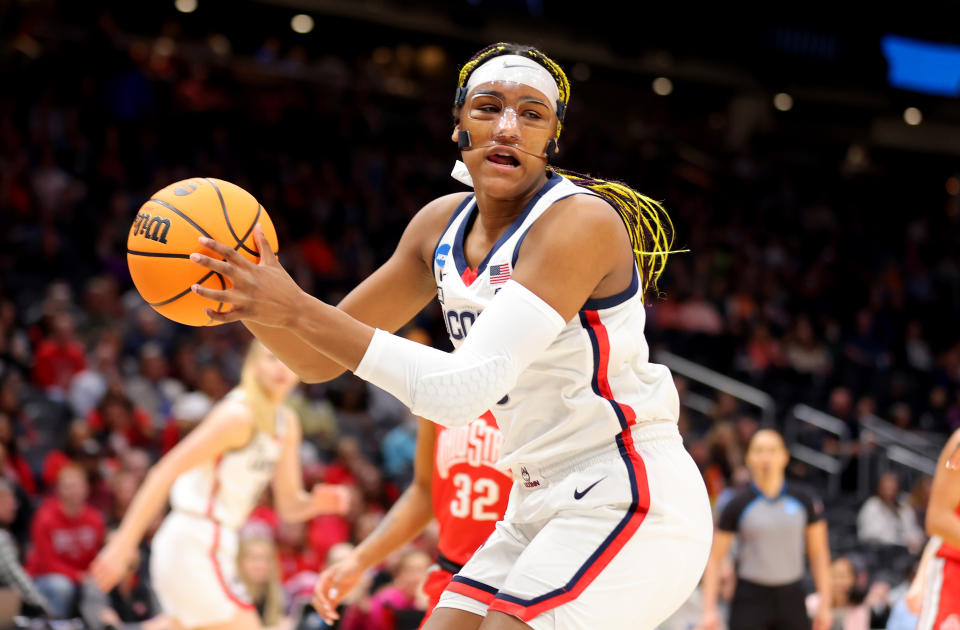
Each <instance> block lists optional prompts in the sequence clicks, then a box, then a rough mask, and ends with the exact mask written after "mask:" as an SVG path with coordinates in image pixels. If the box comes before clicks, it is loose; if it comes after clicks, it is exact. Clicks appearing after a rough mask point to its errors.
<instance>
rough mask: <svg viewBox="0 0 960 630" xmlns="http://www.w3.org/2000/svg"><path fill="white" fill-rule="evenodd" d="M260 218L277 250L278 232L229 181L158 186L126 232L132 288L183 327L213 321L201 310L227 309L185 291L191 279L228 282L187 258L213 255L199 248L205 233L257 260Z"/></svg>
mask: <svg viewBox="0 0 960 630" xmlns="http://www.w3.org/2000/svg"><path fill="white" fill-rule="evenodd" d="M257 223H259V224H260V226H261V228H262V229H263V234H264V236H266V237H267V242H269V243H270V246H271V247H272V248H273V250H274V251H277V232H276V230H275V229H274V227H273V223H272V222H271V221H270V217H269V216H267V211H266V210H264V209H263V206H261V205H260V203H259V202H257V200H256V199H255V198H254V197H253V195H251V194H250V193H248V192H247V191H245V190H244V189H242V188H240V187H239V186H237V185H235V184H231V183H230V182H225V181H223V180H220V179H213V178H210V177H194V178H191V179H185V180H183V181H179V182H175V183H173V184H170V185H169V186H167V187H166V188H163V189H162V190H159V191H157V192H156V193H155V194H154V195H153V196H152V197H150V199H149V200H148V201H147V202H146V203H144V204H143V206H141V207H140V210H139V212H137V216H136V217H134V219H133V226H132V227H131V228H130V234H129V236H128V237H127V265H128V266H129V268H130V276H131V277H132V278H133V283H134V285H135V286H136V287H137V291H139V292H140V295H141V296H142V297H143V299H144V300H146V301H147V303H148V304H149V305H150V306H152V307H153V308H154V309H155V310H156V311H157V312H158V313H160V314H161V315H163V316H164V317H167V318H169V319H172V320H173V321H175V322H179V323H181V324H187V325H188V326H210V325H214V324H218V323H220V322H215V321H213V320H212V319H210V318H209V317H208V316H207V315H206V314H205V313H204V312H203V309H204V308H206V307H210V308H213V309H214V310H216V311H220V312H222V311H226V310H229V309H230V304H226V303H219V302H213V301H211V300H208V299H206V298H202V297H200V296H199V295H197V294H196V293H194V292H192V291H191V290H190V287H191V286H192V285H193V284H200V285H202V286H205V287H209V288H213V289H225V288H226V289H229V288H230V286H231V285H230V281H229V280H228V279H227V278H225V277H224V276H223V275H222V274H219V273H216V272H214V271H210V270H209V269H207V268H205V267H201V266H200V265H198V264H196V263H194V262H193V261H191V260H190V254H192V253H193V252H200V253H202V254H206V255H207V256H211V257H218V256H217V255H216V254H215V253H214V252H213V251H211V250H208V249H207V248H205V247H201V246H200V243H199V242H198V241H197V239H198V238H199V237H201V236H206V237H208V238H212V239H214V240H216V241H219V242H221V243H223V244H225V245H227V246H229V247H233V248H234V249H235V250H237V251H238V252H240V254H241V255H242V256H243V257H245V258H247V259H248V260H251V261H253V262H259V260H260V256H259V255H258V254H257V246H256V243H255V242H254V238H253V228H254V226H255V225H256V224H257Z"/></svg>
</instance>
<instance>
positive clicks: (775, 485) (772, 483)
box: [753, 475, 784, 498]
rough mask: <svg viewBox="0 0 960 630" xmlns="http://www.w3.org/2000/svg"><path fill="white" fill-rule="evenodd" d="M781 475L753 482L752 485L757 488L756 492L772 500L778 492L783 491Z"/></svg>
mask: <svg viewBox="0 0 960 630" xmlns="http://www.w3.org/2000/svg"><path fill="white" fill-rule="evenodd" d="M783 482H784V477H783V475H772V476H770V478H768V479H757V480H755V481H754V482H753V485H755V486H756V487H757V490H759V491H760V492H762V493H763V494H764V495H765V496H767V497H770V498H773V497H775V496H777V495H779V494H780V491H781V490H783Z"/></svg>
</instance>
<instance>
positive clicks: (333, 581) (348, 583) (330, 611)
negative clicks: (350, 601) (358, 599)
mask: <svg viewBox="0 0 960 630" xmlns="http://www.w3.org/2000/svg"><path fill="white" fill-rule="evenodd" d="M366 570H367V567H366V566H364V565H363V564H361V563H360V561H359V560H358V559H357V557H356V555H354V554H351V555H349V556H347V557H346V558H344V559H343V560H341V561H340V562H336V563H334V564H332V565H330V566H329V567H327V568H326V569H324V571H323V573H321V574H320V575H319V576H318V577H317V584H316V586H315V587H314V588H313V607H314V608H315V609H316V611H317V612H318V613H320V616H321V617H323V619H324V621H326V622H327V623H328V624H330V625H333V622H334V621H335V620H337V619H339V617H340V615H338V614H337V606H338V605H339V604H340V602H341V601H342V600H343V598H344V597H346V596H347V595H349V594H350V592H351V591H352V590H353V589H354V588H355V587H356V586H357V584H358V583H359V582H360V580H361V578H363V573H364V571H366Z"/></svg>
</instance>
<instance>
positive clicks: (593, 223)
mask: <svg viewBox="0 0 960 630" xmlns="http://www.w3.org/2000/svg"><path fill="white" fill-rule="evenodd" d="M527 240H530V241H532V242H541V243H545V242H549V243H554V244H561V245H570V246H572V247H576V248H578V249H581V248H583V247H589V246H590V243H593V244H594V245H595V247H596V248H597V251H612V250H611V248H610V243H616V242H618V241H621V240H622V242H623V243H624V244H627V245H628V244H629V240H628V238H627V233H626V231H625V230H624V229H623V219H621V218H620V215H619V214H618V213H617V211H616V209H615V208H614V207H613V206H611V205H610V204H609V203H608V202H607V201H605V200H604V199H602V198H601V197H598V196H597V195H591V194H572V195H568V196H566V197H563V198H562V199H559V200H557V201H556V202H554V203H553V204H552V205H551V206H550V209H549V210H548V211H547V212H544V213H543V215H542V216H540V218H538V219H537V221H536V222H535V223H534V224H533V226H531V228H530V233H529V236H528V239H527ZM525 242H526V241H525Z"/></svg>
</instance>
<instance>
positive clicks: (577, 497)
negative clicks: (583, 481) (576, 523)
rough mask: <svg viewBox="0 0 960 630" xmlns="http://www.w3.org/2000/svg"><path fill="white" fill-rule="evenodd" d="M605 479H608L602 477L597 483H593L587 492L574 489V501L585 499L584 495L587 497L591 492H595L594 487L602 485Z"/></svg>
mask: <svg viewBox="0 0 960 630" xmlns="http://www.w3.org/2000/svg"><path fill="white" fill-rule="evenodd" d="M604 479H606V477H600V478H599V479H597V480H596V481H594V482H593V483H591V484H590V485H589V486H587V489H586V490H583V491H580V490H577V489H576V488H574V489H573V498H574V500H576V501H579V500H580V499H582V498H583V495H585V494H586V493H588V492H590V491H591V490H593V487H594V486H595V485H597V484H598V483H600V482H601V481H603V480H604Z"/></svg>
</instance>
